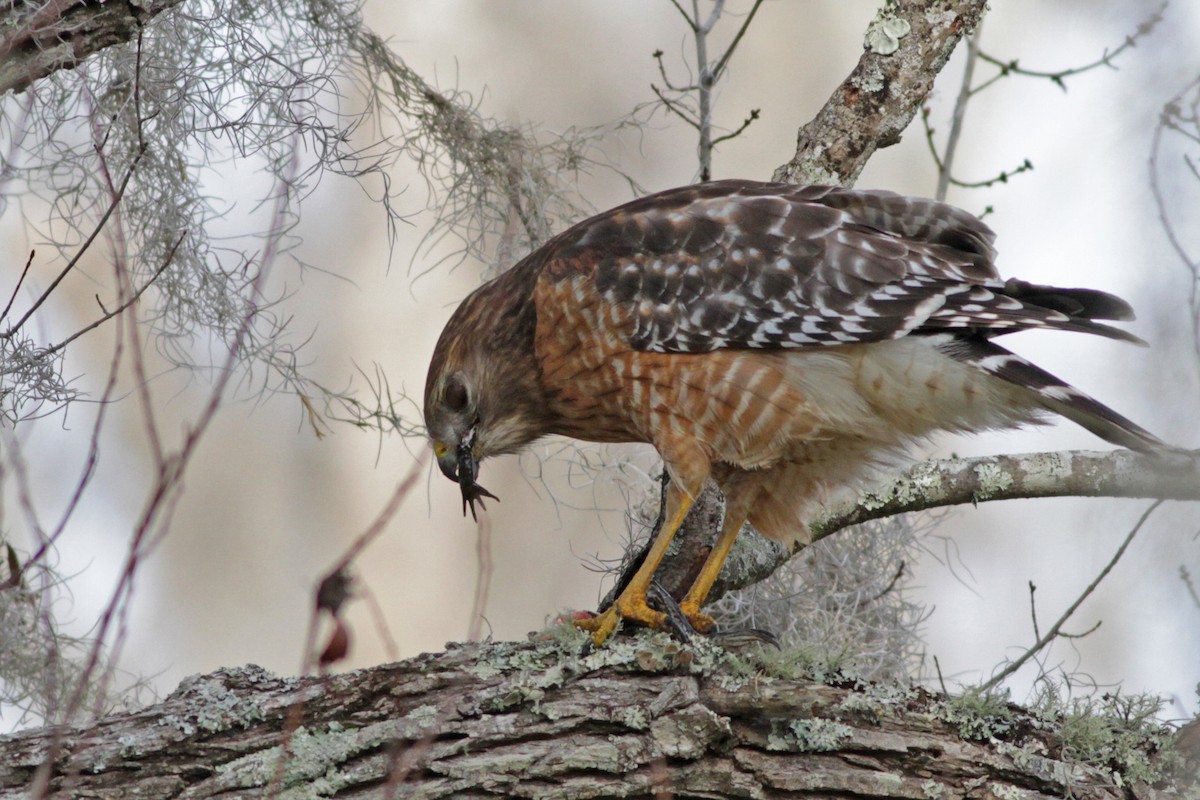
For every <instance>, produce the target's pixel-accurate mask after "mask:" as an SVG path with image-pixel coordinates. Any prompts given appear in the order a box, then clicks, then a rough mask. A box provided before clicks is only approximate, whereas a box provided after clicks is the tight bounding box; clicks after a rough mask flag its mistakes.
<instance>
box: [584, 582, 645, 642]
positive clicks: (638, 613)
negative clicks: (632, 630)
mask: <svg viewBox="0 0 1200 800" xmlns="http://www.w3.org/2000/svg"><path fill="white" fill-rule="evenodd" d="M623 619H627V620H630V621H632V622H637V623H640V624H642V625H645V626H646V627H648V628H661V627H662V625H663V623H664V622H665V621H666V619H667V615H666V614H664V613H662V612H661V611H655V610H654V609H653V608H651V607H650V606H649V605H647V604H646V593H645V592H638V591H631V590H630V589H626V590H625V591H623V592H621V595H620V596H619V597H618V598H617V599H616V601H615V602H614V603H613V604H612V605H611V606H609V607H608V608H606V609H604V611H602V612H601V613H599V614H597V615H596V616H594V617H591V618H590V619H577V620H575V627H577V628H579V629H581V630H585V631H588V632H589V633H591V634H592V646H593V647H600V646H601V645H602V644H604V643H605V642H606V641H607V640H608V637H610V636H612V635H613V631H615V630H616V629H617V624H618V623H619V622H620V621H621V620H623Z"/></svg>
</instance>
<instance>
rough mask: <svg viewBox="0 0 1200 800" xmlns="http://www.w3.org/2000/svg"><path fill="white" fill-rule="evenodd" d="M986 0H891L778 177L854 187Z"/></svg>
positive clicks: (910, 114) (896, 132)
mask: <svg viewBox="0 0 1200 800" xmlns="http://www.w3.org/2000/svg"><path fill="white" fill-rule="evenodd" d="M986 9H987V3H986V2H985V0H932V1H931V0H889V1H888V2H886V3H884V4H883V6H882V7H881V8H880V9H879V12H878V14H876V16H875V20H874V21H873V22H872V23H871V24H870V26H868V28H867V31H866V34H865V35H864V42H863V54H862V58H860V59H859V61H858V65H857V66H855V68H854V71H853V72H851V73H850V75H849V76H848V77H847V78H846V79H845V80H844V81H842V84H841V85H840V86H838V88H837V89H836V90H834V93H833V95H832V96H831V97H830V98H829V100H828V101H827V102H826V103H825V105H824V107H823V108H822V109H821V110H820V112H819V113H818V114H817V116H816V117H814V118H813V119H812V121H810V122H808V123H807V124H805V125H804V126H803V127H801V128H800V133H799V136H798V137H797V141H796V154H795V155H794V156H792V158H791V160H790V161H788V162H787V163H786V164H784V165H783V166H781V167H779V169H777V170H775V174H774V176H773V180H776V181H783V182H786V183H824V184H838V185H842V186H851V185H853V184H854V181H855V180H856V179H857V178H858V175H859V173H860V172H862V169H863V167H864V166H865V165H866V163H867V159H869V158H870V157H871V156H872V155H874V153H875V151H876V150H878V149H879V148H881V147H887V146H888V145H892V144H895V143H896V142H898V141H900V134H902V133H903V132H904V129H905V128H907V127H908V123H910V122H911V121H912V118H913V116H914V115H915V114H916V113H917V110H918V109H919V108H920V107H921V104H922V103H924V102H925V98H927V97H928V96H929V92H930V91H932V89H933V82H934V80H935V79H936V78H937V76H938V73H939V72H941V71H942V67H944V66H945V65H946V62H947V61H948V60H949V58H950V54H951V53H953V52H954V48H955V47H957V46H958V43H959V41H960V40H961V39H962V37H963V36H965V35H967V34H969V33H970V32H971V31H972V30H973V29H974V28H975V25H976V24H978V23H979V20H980V19H981V18H982V17H983V14H984V11H986Z"/></svg>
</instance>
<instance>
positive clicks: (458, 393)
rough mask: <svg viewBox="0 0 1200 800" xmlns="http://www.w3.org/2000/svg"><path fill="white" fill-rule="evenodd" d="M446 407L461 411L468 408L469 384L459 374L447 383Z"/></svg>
mask: <svg viewBox="0 0 1200 800" xmlns="http://www.w3.org/2000/svg"><path fill="white" fill-rule="evenodd" d="M445 403H446V408H449V409H450V410H451V411H454V412H456V413H460V412H463V411H466V410H467V385H466V384H465V383H463V382H462V380H461V379H460V378H458V377H457V376H455V377H453V378H451V379H450V380H449V381H448V382H447V383H446V397H445Z"/></svg>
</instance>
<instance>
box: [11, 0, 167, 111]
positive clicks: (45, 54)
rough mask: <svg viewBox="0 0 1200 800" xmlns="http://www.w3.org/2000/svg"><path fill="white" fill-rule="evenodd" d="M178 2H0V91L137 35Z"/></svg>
mask: <svg viewBox="0 0 1200 800" xmlns="http://www.w3.org/2000/svg"><path fill="white" fill-rule="evenodd" d="M180 2H181V0H144V2H131V3H86V2H71V1H70V0H60V1H59V2H46V3H23V2H9V3H5V4H3V5H2V6H0V95H2V94H4V93H5V92H9V91H17V92H20V91H23V90H25V89H26V88H28V87H29V86H30V84H32V83H33V82H34V81H36V80H38V79H39V78H44V77H45V76H47V75H49V74H50V73H52V72H55V71H56V70H60V69H69V68H70V67H73V66H75V65H76V64H78V63H80V62H81V61H83V60H84V59H85V58H87V57H88V56H90V55H92V54H93V53H97V52H99V51H100V50H103V49H104V48H106V47H111V46H112V45H115V44H123V43H125V42H129V41H132V40H133V39H134V38H135V37H137V35H138V33H139V31H141V30H142V28H143V26H145V25H146V23H147V22H149V21H150V20H151V19H152V18H154V17H155V16H157V15H158V14H160V13H162V12H163V11H165V10H167V9H168V8H173V7H174V6H177V5H179V3H180Z"/></svg>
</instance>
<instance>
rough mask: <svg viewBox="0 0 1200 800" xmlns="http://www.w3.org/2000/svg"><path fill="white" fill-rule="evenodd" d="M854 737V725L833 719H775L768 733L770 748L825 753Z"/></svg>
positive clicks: (768, 746)
mask: <svg viewBox="0 0 1200 800" xmlns="http://www.w3.org/2000/svg"><path fill="white" fill-rule="evenodd" d="M853 737H854V729H853V728H851V727H850V726H849V725H844V724H843V723H841V722H835V721H833V720H828V719H822V718H819V717H813V718H811V719H793V720H772V722H771V732H770V733H769V734H767V749H768V750H776V751H788V752H800V753H824V752H828V751H830V750H837V749H838V748H840V747H842V746H843V745H845V744H846V742H848V741H850V739H852V738H853Z"/></svg>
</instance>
